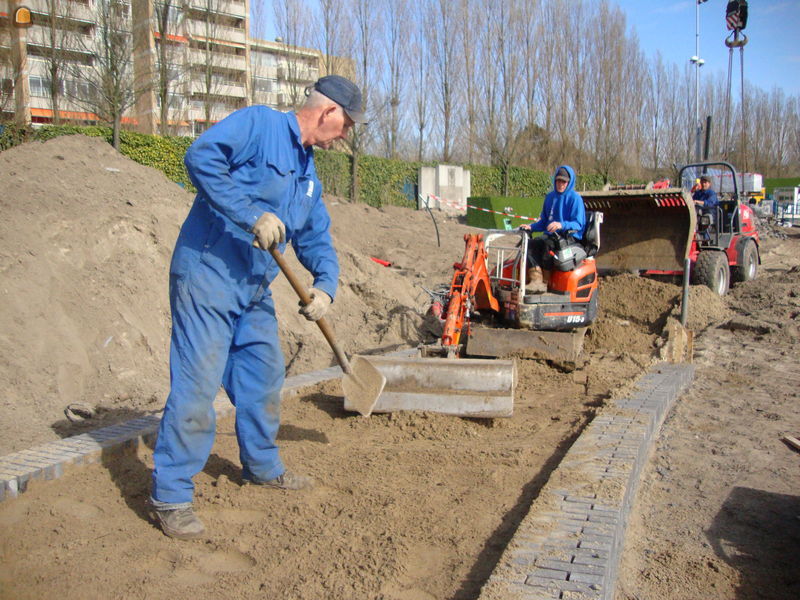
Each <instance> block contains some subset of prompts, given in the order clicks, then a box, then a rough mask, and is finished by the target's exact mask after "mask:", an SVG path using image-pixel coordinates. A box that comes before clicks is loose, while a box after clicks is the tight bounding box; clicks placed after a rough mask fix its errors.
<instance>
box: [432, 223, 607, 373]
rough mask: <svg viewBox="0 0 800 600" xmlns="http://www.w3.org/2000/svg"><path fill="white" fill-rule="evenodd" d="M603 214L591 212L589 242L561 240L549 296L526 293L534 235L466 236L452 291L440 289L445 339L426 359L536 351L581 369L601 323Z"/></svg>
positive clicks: (436, 309)
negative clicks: (598, 257)
mask: <svg viewBox="0 0 800 600" xmlns="http://www.w3.org/2000/svg"><path fill="white" fill-rule="evenodd" d="M601 222H602V213H599V212H589V213H587V224H586V229H585V231H584V232H583V239H582V240H575V239H573V238H572V236H569V235H565V236H560V237H559V238H558V240H557V244H556V249H555V250H554V251H553V263H554V268H553V270H552V271H551V274H550V280H549V282H548V285H547V291H546V292H544V293H541V294H530V293H525V284H526V281H525V274H526V270H527V269H526V265H527V251H528V248H527V246H528V245H527V243H526V241H527V235H528V234H527V232H525V231H505V230H489V231H487V232H486V234H467V235H465V236H464V241H465V242H466V248H465V251H464V257H463V258H462V260H461V262H458V263H455V264H454V265H453V269H454V273H453V279H452V281H451V283H450V286H449V288H447V287H442V288H440V289H438V290H435V291H432V292H430V293H431V296H432V300H433V301H432V304H431V308H430V311H429V312H430V313H432V314H433V315H435V316H436V317H438V318H439V320H440V322H441V325H442V335H441V337H440V339H439V340H438V342H437V343H436V344H433V345H429V346H424V347H423V348H422V352H423V354H424V355H426V356H446V357H448V358H454V357H463V356H476V357H498V356H505V355H508V354H510V353H513V352H524V353H526V354H529V353H533V354H534V355H537V356H540V357H542V358H545V359H549V360H553V361H556V362H559V363H561V364H565V365H569V364H573V365H574V363H575V361H576V360H577V358H578V355H579V354H580V352H581V349H582V347H583V337H584V334H585V332H586V327H587V326H588V325H590V324H591V323H592V322H593V321H594V320H595V318H596V317H597V290H598V280H597V267H596V265H595V260H594V256H595V254H596V253H597V251H598V249H599V247H600V223H601Z"/></svg>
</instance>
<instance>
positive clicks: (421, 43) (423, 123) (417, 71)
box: [411, 3, 430, 162]
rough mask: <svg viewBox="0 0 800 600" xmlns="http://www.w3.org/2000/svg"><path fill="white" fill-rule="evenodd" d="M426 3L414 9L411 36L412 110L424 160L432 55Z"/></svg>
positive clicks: (419, 150)
mask: <svg viewBox="0 0 800 600" xmlns="http://www.w3.org/2000/svg"><path fill="white" fill-rule="evenodd" d="M425 6H426V5H425V4H424V3H419V4H418V5H417V7H416V9H415V11H414V14H415V16H416V18H415V27H414V30H413V31H412V38H411V55H412V63H413V64H412V70H411V85H412V88H413V102H412V112H413V119H414V123H415V130H416V135H417V153H416V155H417V161H418V162H422V160H423V159H424V156H425V135H426V133H427V131H428V127H429V120H428V119H429V117H428V114H429V103H428V98H429V96H430V91H429V89H428V68H429V65H430V57H429V55H428V52H427V49H428V39H427V32H428V30H427V28H426V26H425V19H424V17H423V15H424V11H425Z"/></svg>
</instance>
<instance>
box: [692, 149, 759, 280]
mask: <svg viewBox="0 0 800 600" xmlns="http://www.w3.org/2000/svg"><path fill="white" fill-rule="evenodd" d="M709 167H722V168H723V169H724V170H725V171H728V172H730V176H731V182H732V187H733V191H732V192H728V191H722V190H721V189H720V190H717V194H718V196H719V205H718V206H717V207H716V211H715V215H714V219H713V222H712V223H707V222H704V218H703V216H702V215H699V216H698V220H697V228H696V230H695V233H694V238H693V240H692V244H691V247H690V249H689V258H690V259H691V262H692V273H691V279H692V282H693V283H696V284H704V285H706V286H708V287H709V288H711V289H712V290H714V291H715V292H716V293H717V294H719V295H720V296H722V295H725V294H726V293H727V291H728V289H729V287H730V285H731V282H743V281H749V280H751V279H754V278H755V276H756V274H757V271H758V265H759V264H760V263H761V258H760V254H759V237H758V230H757V229H756V226H755V218H754V213H753V209H752V208H751V207H750V205H749V204H748V203H747V202H746V198H745V197H744V195H743V194H742V193H741V192H740V191H739V183H738V178H737V172H736V169H735V168H734V167H733V165H731V164H730V163H728V162H725V161H704V162H699V163H691V164H687V165H684V166H682V167H681V168H680V170H679V173H678V181H683V175H684V173H686V172H687V171H689V170H690V169H694V170H697V169H702V170H703V173H704V174H705V173H706V172H707V170H708V168H709Z"/></svg>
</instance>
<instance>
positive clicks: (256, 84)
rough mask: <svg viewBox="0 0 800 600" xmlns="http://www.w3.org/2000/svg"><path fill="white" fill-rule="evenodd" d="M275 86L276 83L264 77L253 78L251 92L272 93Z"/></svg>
mask: <svg viewBox="0 0 800 600" xmlns="http://www.w3.org/2000/svg"><path fill="white" fill-rule="evenodd" d="M276 86H277V81H275V80H274V79H267V78H266V77H253V90H255V91H256V92H267V93H269V92H273V91H275V88H276Z"/></svg>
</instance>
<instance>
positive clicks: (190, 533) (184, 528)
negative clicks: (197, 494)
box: [155, 506, 206, 540]
mask: <svg viewBox="0 0 800 600" xmlns="http://www.w3.org/2000/svg"><path fill="white" fill-rule="evenodd" d="M155 514H156V518H157V519H158V523H159V525H161V531H163V532H164V533H165V534H166V535H167V536H169V537H171V538H175V539H177V540H196V539H197V538H199V537H201V536H202V535H203V534H204V533H205V532H206V528H205V527H204V526H203V522H202V521H200V519H198V518H197V515H195V514H194V511H193V510H192V507H191V506H190V507H188V508H176V509H172V510H155Z"/></svg>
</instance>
